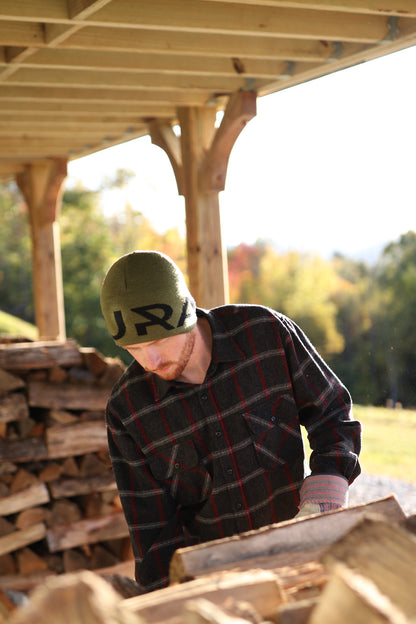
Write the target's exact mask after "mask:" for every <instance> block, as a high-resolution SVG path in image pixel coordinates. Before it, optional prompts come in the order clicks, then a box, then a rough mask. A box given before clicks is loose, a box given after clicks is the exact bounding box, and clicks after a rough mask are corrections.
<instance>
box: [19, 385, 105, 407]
mask: <svg viewBox="0 0 416 624" xmlns="http://www.w3.org/2000/svg"><path fill="white" fill-rule="evenodd" d="M27 387H28V395H29V405H30V406H31V407H46V408H49V409H58V410H60V409H67V410H81V411H82V410H89V411H94V410H103V411H104V410H105V408H106V405H107V401H108V398H109V396H110V392H111V388H110V387H106V386H98V385H95V384H76V383H69V382H68V383H60V384H51V383H48V382H47V381H38V380H29V381H28V383H27Z"/></svg>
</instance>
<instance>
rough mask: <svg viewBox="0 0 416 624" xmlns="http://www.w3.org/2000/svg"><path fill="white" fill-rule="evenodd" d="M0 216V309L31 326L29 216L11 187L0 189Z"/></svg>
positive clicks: (31, 297)
mask: <svg viewBox="0 0 416 624" xmlns="http://www.w3.org/2000/svg"><path fill="white" fill-rule="evenodd" d="M0 215H1V226H0V250H1V253H0V293H1V309H2V310H4V311H5V312H8V313H9V314H12V315H13V316H17V317H19V318H20V319H22V320H24V321H27V322H29V323H33V321H34V309H33V286H32V257H31V241H30V224H29V215H28V210H27V207H26V204H25V203H24V202H23V200H22V197H21V195H20V193H19V190H18V188H17V186H16V185H15V184H14V183H10V184H5V185H1V186H0Z"/></svg>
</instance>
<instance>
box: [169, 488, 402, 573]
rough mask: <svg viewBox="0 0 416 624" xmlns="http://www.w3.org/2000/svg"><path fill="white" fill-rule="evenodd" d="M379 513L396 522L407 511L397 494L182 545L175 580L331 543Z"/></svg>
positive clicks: (175, 558)
mask: <svg viewBox="0 0 416 624" xmlns="http://www.w3.org/2000/svg"><path fill="white" fill-rule="evenodd" d="M368 513H377V514H380V515H382V516H383V517H384V518H386V519H387V520H388V521H390V522H392V523H400V522H403V520H404V519H405V517H406V516H405V514H404V512H403V510H402V508H401V507H400V505H399V503H398V502H397V499H396V498H395V497H394V496H389V497H387V498H385V499H381V500H379V501H374V502H372V503H367V504H364V505H357V506H355V507H350V508H348V509H340V510H336V511H330V512H327V513H325V514H320V515H316V516H311V517H304V518H300V519H298V520H289V521H287V522H281V523H280V524H275V525H270V526H267V527H264V528H263V529H259V530H257V531H249V532H247V533H242V534H240V535H235V536H233V537H230V538H225V539H219V540H214V541H212V542H207V543H205V544H199V545H197V546H190V547H187V548H180V549H178V550H177V551H176V552H175V553H174V555H173V557H172V561H171V565H170V579H171V582H172V583H173V582H182V581H184V580H189V579H193V578H195V577H197V576H198V575H200V574H207V573H209V571H210V570H211V569H212V568H216V569H219V568H220V567H222V566H225V565H227V564H231V563H237V562H239V561H242V560H244V559H249V558H252V557H260V556H270V555H277V554H281V553H285V552H286V553H287V552H296V551H301V550H310V549H311V548H320V547H324V546H328V545H329V544H331V543H333V542H334V541H335V540H337V539H339V538H340V537H341V536H342V535H344V534H345V533H346V532H347V531H348V530H350V529H351V528H352V527H353V526H354V525H355V524H356V523H357V522H359V520H361V519H362V518H363V516H364V515H365V514H368Z"/></svg>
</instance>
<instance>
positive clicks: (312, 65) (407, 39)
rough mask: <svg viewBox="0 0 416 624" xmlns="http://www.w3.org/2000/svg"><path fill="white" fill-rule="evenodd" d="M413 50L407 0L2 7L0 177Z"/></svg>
mask: <svg viewBox="0 0 416 624" xmlns="http://www.w3.org/2000/svg"><path fill="white" fill-rule="evenodd" d="M415 44H416V0H291V1H289V0H288V1H285V0H0V176H1V177H5V176H14V175H15V174H16V173H18V172H19V171H20V170H22V168H23V166H24V164H25V163H27V162H33V161H36V160H42V159H45V158H48V157H63V158H67V159H68V160H72V159H75V158H78V157H80V156H84V155H86V154H90V153H92V152H95V151H98V150H100V149H103V148H105V147H108V146H110V145H115V144H118V143H122V142H124V141H127V140H130V139H133V138H136V137H140V136H143V135H145V134H147V133H148V123H149V120H152V119H153V120H154V119H163V120H168V121H169V123H171V124H174V123H175V122H176V117H177V108H178V107H183V106H185V107H186V106H205V105H212V106H216V107H217V108H218V109H221V108H223V107H224V106H225V104H226V102H227V98H228V96H229V95H230V94H231V93H232V92H233V91H236V90H240V89H246V90H254V91H257V93H258V95H259V96H262V95H265V94H269V93H272V92H275V91H278V90H280V89H285V88H287V87H290V86H292V85H295V84H298V83H301V82H304V81H307V80H310V79H313V78H316V77H319V76H322V75H325V74H328V73H331V72H333V71H336V70H338V69H341V68H345V67H349V66H352V65H354V64H356V63H360V62H363V61H366V60H369V59H373V58H376V57H378V56H382V55H384V54H388V53H390V52H394V51H396V50H400V49H403V48H406V47H409V46H412V45H415Z"/></svg>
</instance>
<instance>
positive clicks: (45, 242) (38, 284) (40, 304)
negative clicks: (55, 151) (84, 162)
mask: <svg viewBox="0 0 416 624" xmlns="http://www.w3.org/2000/svg"><path fill="white" fill-rule="evenodd" d="M66 164H67V163H66V160H65V159H51V160H48V161H44V162H38V163H32V164H30V165H27V166H26V168H25V171H24V173H21V174H19V175H18V176H17V184H18V186H19V188H20V190H21V191H22V193H23V195H24V198H25V200H26V203H27V205H28V208H29V214H30V224H31V234H32V261H33V285H34V300H35V319H36V326H37V328H38V331H39V339H40V340H42V339H44V340H65V339H66V331H65V314H64V300H63V284H62V267H61V252H60V239H59V226H58V222H57V216H58V213H59V209H60V201H61V193H62V184H63V182H64V180H65V177H66Z"/></svg>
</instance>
